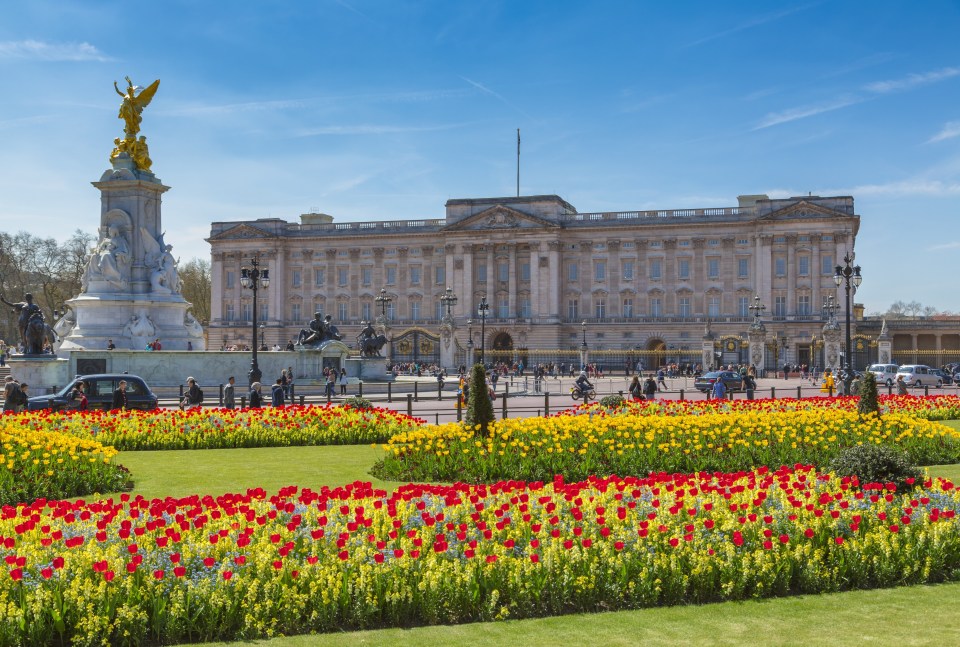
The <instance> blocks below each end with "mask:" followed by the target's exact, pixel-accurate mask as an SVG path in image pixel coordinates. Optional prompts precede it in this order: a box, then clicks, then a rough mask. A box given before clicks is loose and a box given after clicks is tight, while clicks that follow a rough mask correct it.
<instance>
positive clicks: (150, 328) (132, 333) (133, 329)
mask: <svg viewBox="0 0 960 647" xmlns="http://www.w3.org/2000/svg"><path fill="white" fill-rule="evenodd" d="M156 332H157V327H156V326H154V325H153V321H151V320H150V315H148V314H147V313H146V311H144V310H141V311H140V312H139V313H137V314H134V315H131V316H130V321H128V322H127V323H126V325H125V326H124V327H123V330H122V331H121V333H120V334H121V335H123V336H124V337H151V338H152V337H153V336H154V335H155V334H156Z"/></svg>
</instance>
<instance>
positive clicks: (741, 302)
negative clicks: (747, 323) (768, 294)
mask: <svg viewBox="0 0 960 647" xmlns="http://www.w3.org/2000/svg"><path fill="white" fill-rule="evenodd" d="M749 315H750V297H737V316H739V317H747V316H749Z"/></svg>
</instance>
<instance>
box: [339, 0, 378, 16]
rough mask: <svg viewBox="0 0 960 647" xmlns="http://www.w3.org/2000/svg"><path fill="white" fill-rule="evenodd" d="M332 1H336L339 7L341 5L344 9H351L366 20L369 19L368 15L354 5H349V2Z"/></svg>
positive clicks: (341, 0) (342, 0)
mask: <svg viewBox="0 0 960 647" xmlns="http://www.w3.org/2000/svg"><path fill="white" fill-rule="evenodd" d="M333 1H334V2H336V3H337V4H338V5H340V6H341V7H343V8H344V9H348V10H349V11H352V12H353V13H355V14H357V15H358V16H362V17H364V18H366V19H367V20H369V19H370V16H368V15H367V14H365V13H363V12H362V11H360V10H359V9H357V8H356V7H354V6H353V5H351V4H349V3H347V2H344V0H333Z"/></svg>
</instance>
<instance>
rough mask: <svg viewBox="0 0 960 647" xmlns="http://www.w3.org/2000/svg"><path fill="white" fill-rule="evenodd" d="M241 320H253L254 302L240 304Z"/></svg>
mask: <svg viewBox="0 0 960 647" xmlns="http://www.w3.org/2000/svg"><path fill="white" fill-rule="evenodd" d="M240 321H253V304H252V303H241V304H240Z"/></svg>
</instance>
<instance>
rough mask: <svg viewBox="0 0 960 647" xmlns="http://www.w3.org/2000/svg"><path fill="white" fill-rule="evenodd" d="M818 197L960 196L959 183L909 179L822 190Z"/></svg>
mask: <svg viewBox="0 0 960 647" xmlns="http://www.w3.org/2000/svg"><path fill="white" fill-rule="evenodd" d="M820 195H855V196H857V197H858V198H859V197H866V196H877V197H880V196H882V197H891V198H901V197H910V196H923V197H931V198H939V197H951V196H956V195H960V182H957V181H949V180H948V181H944V180H928V179H924V178H911V179H907V180H898V181H895V182H888V183H886V184H861V185H859V186H854V187H846V188H837V189H823V190H822V192H821V193H820Z"/></svg>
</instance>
